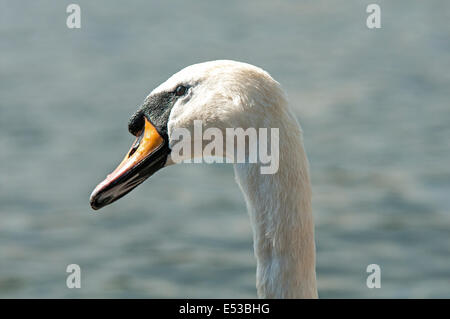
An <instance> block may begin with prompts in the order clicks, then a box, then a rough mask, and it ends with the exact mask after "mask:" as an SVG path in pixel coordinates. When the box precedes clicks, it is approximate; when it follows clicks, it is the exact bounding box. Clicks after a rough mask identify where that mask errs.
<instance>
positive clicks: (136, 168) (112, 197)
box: [90, 117, 169, 209]
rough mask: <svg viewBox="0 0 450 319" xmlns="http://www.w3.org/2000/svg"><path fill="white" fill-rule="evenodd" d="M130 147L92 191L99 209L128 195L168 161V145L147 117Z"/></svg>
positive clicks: (92, 202) (94, 204)
mask: <svg viewBox="0 0 450 319" xmlns="http://www.w3.org/2000/svg"><path fill="white" fill-rule="evenodd" d="M144 119H145V124H144V127H143V128H142V129H141V131H140V132H139V133H138V134H137V137H136V140H135V142H134V143H133V145H132V146H131V149H130V150H129V152H128V153H127V155H126V156H125V158H124V159H123V160H122V162H121V163H120V164H119V166H118V167H117V168H116V169H115V170H114V171H113V172H112V173H111V174H109V175H108V176H107V177H106V179H105V180H104V181H103V182H101V183H100V184H98V185H97V187H96V188H95V189H94V191H93V192H92V194H91V198H90V203H91V207H92V208H93V209H100V208H102V207H104V206H106V205H108V204H111V203H113V202H114V201H116V200H118V199H119V198H121V197H123V196H124V195H126V194H128V193H129V192H130V191H131V190H133V189H134V188H135V187H137V186H138V185H140V184H141V183H142V182H143V181H144V180H146V179H147V178H148V177H149V176H151V175H152V174H153V173H154V172H156V171H157V170H159V169H160V168H162V167H163V166H164V164H165V162H166V159H167V155H168V153H169V148H168V147H167V143H166V141H165V140H164V138H163V137H162V136H161V135H160V134H159V133H158V131H157V130H156V128H155V127H154V126H153V125H152V123H150V121H149V120H148V119H147V118H145V117H144Z"/></svg>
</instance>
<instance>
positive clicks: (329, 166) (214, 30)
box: [0, 0, 450, 298]
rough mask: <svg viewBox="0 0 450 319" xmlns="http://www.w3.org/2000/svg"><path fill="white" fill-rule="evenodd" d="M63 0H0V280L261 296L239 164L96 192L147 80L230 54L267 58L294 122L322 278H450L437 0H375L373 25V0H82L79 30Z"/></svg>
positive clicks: (401, 283)
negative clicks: (97, 198)
mask: <svg viewBox="0 0 450 319" xmlns="http://www.w3.org/2000/svg"><path fill="white" fill-rule="evenodd" d="M69 3H70V2H66V1H58V2H55V1H20V2H19V1H5V0H1V1H0V40H1V41H0V163H1V165H0V216H1V221H0V297H3V298H11V297H20V298H30V297H44V298H47V297H68V298H78V297H81V298H86V297H100V298H103V297H162V298H165V297H205V298H209V297H239V298H240V297H255V296H256V292H255V288H254V286H255V261H254V258H253V251H252V235H251V228H250V224H249V220H248V216H247V213H246V208H245V203H244V200H243V197H242V195H241V194H240V191H239V190H238V187H237V185H235V183H234V177H233V170H232V167H231V166H230V165H206V164H204V165H187V164H185V165H180V166H177V167H171V168H170V169H164V170H162V171H161V172H159V173H158V174H156V175H155V176H153V177H152V179H151V180H149V181H147V182H146V183H144V184H143V185H142V186H140V187H139V188H138V189H136V190H135V191H133V192H132V193H131V194H130V195H129V196H127V197H126V198H124V199H122V200H121V201H119V202H117V203H115V204H114V205H112V206H109V207H108V208H107V209H104V210H102V211H101V212H100V213H94V212H93V211H92V210H91V209H90V207H89V204H88V199H89V195H90V192H91V191H92V189H93V187H94V186H95V185H96V184H97V183H98V182H99V181H101V180H102V179H103V178H104V176H105V175H106V173H108V172H110V171H111V169H112V168H114V167H115V166H116V165H117V163H118V162H119V161H120V160H121V159H122V156H123V154H124V153H125V152H126V151H127V150H128V148H129V146H130V143H131V142H132V140H133V138H132V137H131V136H130V135H129V134H128V132H127V126H126V125H127V120H128V118H129V116H130V115H131V114H132V113H133V112H134V111H135V110H136V109H137V107H138V106H139V105H140V103H141V102H142V101H143V99H144V97H145V96H146V95H147V94H148V93H149V92H150V91H151V90H152V89H153V88H154V87H156V86H157V85H158V84H159V83H161V82H162V81H164V80H165V79H167V78H168V77H169V76H170V75H171V74H173V73H175V72H176V71H178V70H179V69H181V68H183V67H185V66H187V65H190V64H193V63H197V62H202V61H207V60H214V59H223V58H226V59H233V60H239V61H244V62H248V63H251V64H255V65H258V66H260V67H262V68H264V69H266V70H267V71H269V73H271V74H272V76H273V77H274V78H275V79H277V80H278V81H279V82H280V83H281V84H282V85H283V87H284V88H285V90H286V91H287V93H288V96H289V100H290V102H291V104H292V108H293V109H294V111H295V113H296V114H297V116H298V118H299V121H300V123H301V124H302V126H303V130H304V132H305V144H306V148H307V152H308V156H309V159H310V162H311V175H312V182H313V192H314V195H313V209H314V215H315V222H316V242H317V274H318V286H319V292H320V296H321V297H325V298H326V297H337V298H347V297H356V298H366V297H385V298H396V297H426V298H431V297H447V298H449V297H450V245H449V243H450V208H449V207H450V196H449V194H450V165H449V163H450V148H449V137H450V106H449V104H450V103H449V100H450V98H449V87H450V73H449V72H448V71H449V67H450V54H449V53H450V27H449V24H448V22H449V20H450V3H449V2H448V1H432V2H427V1H395V2H394V1H377V3H379V4H380V5H381V8H382V28H381V29H379V30H369V29H367V28H366V26H365V19H366V17H367V14H366V12H365V8H366V5H367V4H369V3H371V2H368V1H329V2H326V1H285V2H283V4H275V3H274V2H271V1H246V2H243V1H229V2H227V3H226V4H225V3H224V2H217V3H216V2H212V1H197V2H189V3H187V2H185V1H166V2H158V3H157V2H150V1H133V2H130V3H125V2H120V1H104V0H102V1H100V0H97V1H77V2H76V3H78V4H79V5H80V6H81V14H82V28H81V29H79V30H70V29H68V28H67V27H66V24H65V21H66V17H67V14H66V12H65V11H66V6H67V5H68V4H69ZM72 263H76V264H79V265H80V266H81V269H82V288H81V289H68V288H67V287H66V275H67V274H66V272H65V269H66V266H67V265H68V264H72ZM372 263H376V264H379V265H380V266H381V271H382V287H381V289H368V288H367V287H366V276H367V274H366V272H365V270H366V267H367V265H368V264H372Z"/></svg>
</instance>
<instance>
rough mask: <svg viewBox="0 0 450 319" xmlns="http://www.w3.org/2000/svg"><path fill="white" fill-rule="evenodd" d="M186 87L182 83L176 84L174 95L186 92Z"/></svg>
mask: <svg viewBox="0 0 450 319" xmlns="http://www.w3.org/2000/svg"><path fill="white" fill-rule="evenodd" d="M186 91H187V88H186V87H185V86H183V85H178V86H177V88H176V89H175V95H176V96H182V95H184V94H185V93H186Z"/></svg>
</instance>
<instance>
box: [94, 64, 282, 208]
mask: <svg viewBox="0 0 450 319" xmlns="http://www.w3.org/2000/svg"><path fill="white" fill-rule="evenodd" d="M286 104H287V103H286V99H285V96H284V93H283V91H282V90H281V88H280V85H279V83H278V82H276V81H275V80H273V79H272V77H271V76H270V75H269V74H268V73H267V72H265V71H264V70H262V69H260V68H258V67H255V66H253V65H250V64H246V63H241V62H235V61H229V60H219V61H210V62H204V63H200V64H194V65H191V66H188V67H186V68H184V69H182V70H181V71H179V72H178V73H176V74H174V75H173V76H171V77H170V78H169V79H168V80H167V81H166V82H164V83H162V84H161V85H160V86H158V87H157V88H156V89H154V90H153V91H152V92H151V93H150V94H149V95H148V96H147V97H146V99H145V100H144V103H143V105H142V106H141V107H140V108H139V109H138V110H137V111H136V112H135V113H134V114H133V116H132V117H131V118H130V120H129V125H128V128H129V131H130V133H131V134H133V135H135V136H136V140H135V142H134V143H133V145H132V147H131V149H130V150H129V152H128V153H127V154H126V156H125V158H124V159H123V161H122V162H121V164H120V165H119V166H118V167H117V168H116V169H115V170H114V171H113V172H112V173H111V174H110V175H108V176H107V178H106V179H105V180H104V181H103V182H101V183H100V184H99V185H98V186H97V187H96V188H95V189H94V191H93V192H92V194H91V198H90V204H91V207H92V208H93V209H100V208H102V207H104V206H106V205H108V204H111V203H113V202H114V201H116V200H118V199H119V198H121V197H123V196H124V195H126V194H127V193H129V192H130V191H131V190H133V189H134V188H135V187H137V186H138V185H140V184H141V183H142V182H143V181H144V180H146V179H147V178H148V177H150V176H151V175H152V174H154V173H155V172H156V171H158V170H160V169H161V168H163V167H165V166H169V165H171V164H174V163H175V161H173V159H172V156H171V149H172V147H173V145H174V143H176V141H177V140H178V139H177V138H175V135H176V133H175V132H177V130H178V129H185V130H188V131H189V132H190V133H191V134H190V136H191V137H192V142H193V143H194V142H195V138H196V137H195V134H194V132H193V131H194V121H201V123H202V126H203V129H207V128H210V127H211V128H217V129H219V130H221V131H222V132H225V129H226V128H234V127H240V128H244V129H246V128H249V127H254V128H256V129H257V128H260V127H269V126H270V124H269V123H270V120H273V119H274V118H277V117H279V115H280V114H281V113H283V110H284V108H283V106H284V105H286ZM199 155H200V156H201V154H196V153H195V152H193V153H192V154H188V155H187V156H190V157H196V156H199ZM184 159H188V158H184Z"/></svg>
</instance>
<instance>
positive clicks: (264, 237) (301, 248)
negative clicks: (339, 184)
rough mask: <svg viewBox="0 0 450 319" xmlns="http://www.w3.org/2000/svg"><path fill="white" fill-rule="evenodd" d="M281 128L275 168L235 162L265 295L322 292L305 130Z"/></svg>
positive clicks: (261, 293)
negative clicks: (272, 171)
mask: <svg viewBox="0 0 450 319" xmlns="http://www.w3.org/2000/svg"><path fill="white" fill-rule="evenodd" d="M296 127H298V124H296V125H293V126H292V129H294V131H292V130H291V131H290V132H289V133H290V134H285V133H286V132H285V131H284V130H282V129H280V137H279V138H280V160H279V161H280V162H279V169H278V171H277V172H276V173H275V174H267V175H264V174H261V173H260V165H259V164H236V165H235V174H236V180H237V182H238V184H239V186H240V187H241V190H242V192H243V194H244V197H245V200H246V203H247V208H248V212H249V215H250V220H251V224H252V229H253V239H254V252H255V257H256V262H257V271H256V280H257V282H256V287H257V291H258V296H259V297H260V298H317V288H316V272H315V243H314V223H313V217H312V212H311V185H310V180H309V172H308V162H307V158H306V154H305V152H304V149H303V143H302V139H301V130H300V128H299V127H298V130H296V129H295V128H296ZM283 139H284V140H283Z"/></svg>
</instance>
